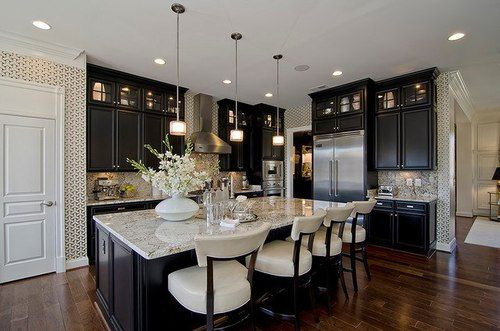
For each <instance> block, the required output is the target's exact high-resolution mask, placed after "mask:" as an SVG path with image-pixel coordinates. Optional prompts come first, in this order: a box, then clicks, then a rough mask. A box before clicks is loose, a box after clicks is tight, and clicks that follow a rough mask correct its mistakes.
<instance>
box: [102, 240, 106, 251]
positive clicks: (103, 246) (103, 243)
mask: <svg viewBox="0 0 500 331" xmlns="http://www.w3.org/2000/svg"><path fill="white" fill-rule="evenodd" d="M102 253H103V254H106V240H104V239H103V240H102Z"/></svg>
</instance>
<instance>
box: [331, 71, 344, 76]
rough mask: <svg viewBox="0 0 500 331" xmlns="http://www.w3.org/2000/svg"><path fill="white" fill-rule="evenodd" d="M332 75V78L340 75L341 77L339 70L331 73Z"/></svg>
mask: <svg viewBox="0 0 500 331" xmlns="http://www.w3.org/2000/svg"><path fill="white" fill-rule="evenodd" d="M332 75H333V76H340V75H342V71H340V70H335V71H334V72H333V74H332Z"/></svg>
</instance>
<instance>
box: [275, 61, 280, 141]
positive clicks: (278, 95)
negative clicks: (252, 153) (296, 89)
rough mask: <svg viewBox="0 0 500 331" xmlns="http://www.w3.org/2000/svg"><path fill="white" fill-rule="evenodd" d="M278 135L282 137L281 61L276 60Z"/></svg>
mask: <svg viewBox="0 0 500 331" xmlns="http://www.w3.org/2000/svg"><path fill="white" fill-rule="evenodd" d="M276 104H277V105H276V135H277V136H279V135H280V59H276Z"/></svg>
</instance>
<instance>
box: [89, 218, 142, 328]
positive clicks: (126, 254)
mask: <svg viewBox="0 0 500 331" xmlns="http://www.w3.org/2000/svg"><path fill="white" fill-rule="evenodd" d="M96 232H97V239H98V240H97V241H96V251H97V255H96V258H97V261H96V263H97V264H98V267H97V273H96V294H97V299H98V301H99V303H100V304H101V306H102V308H104V309H101V310H102V313H103V314H104V316H105V318H106V319H107V320H108V321H109V322H110V323H111V327H112V329H113V330H124V331H125V330H126V331H129V330H136V329H137V327H136V323H135V319H134V317H135V314H134V312H135V307H134V302H135V300H134V294H135V292H134V291H135V287H134V279H135V277H137V276H136V275H134V255H133V252H132V250H131V249H130V248H128V247H127V246H125V245H124V244H122V243H121V242H120V241H119V240H118V239H116V238H114V236H113V235H111V234H110V233H108V232H107V231H106V230H105V229H104V228H102V227H101V226H99V225H97V226H96Z"/></svg>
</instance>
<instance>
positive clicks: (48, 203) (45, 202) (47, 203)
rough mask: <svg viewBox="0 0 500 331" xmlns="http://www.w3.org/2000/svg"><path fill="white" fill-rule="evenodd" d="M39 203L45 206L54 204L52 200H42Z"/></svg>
mask: <svg viewBox="0 0 500 331" xmlns="http://www.w3.org/2000/svg"><path fill="white" fill-rule="evenodd" d="M40 204H41V205H44V206H47V207H52V206H53V205H54V202H52V201H43V202H41V203H40Z"/></svg>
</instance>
